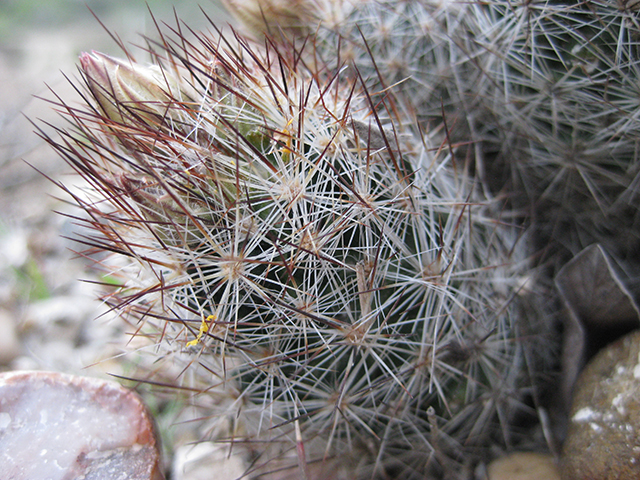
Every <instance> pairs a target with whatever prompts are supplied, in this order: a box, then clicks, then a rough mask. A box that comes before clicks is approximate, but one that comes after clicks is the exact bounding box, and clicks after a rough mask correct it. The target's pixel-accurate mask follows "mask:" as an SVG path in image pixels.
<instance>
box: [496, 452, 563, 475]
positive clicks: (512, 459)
mask: <svg viewBox="0 0 640 480" xmlns="http://www.w3.org/2000/svg"><path fill="white" fill-rule="evenodd" d="M487 479H488V480H560V472H559V471H558V467H557V466H556V463H555V461H554V459H553V456H552V455H549V454H543V453H534V452H516V453H512V454H511V455H507V456H506V457H502V458H499V459H497V460H494V461H493V462H491V463H490V464H489V467H488V468H487Z"/></svg>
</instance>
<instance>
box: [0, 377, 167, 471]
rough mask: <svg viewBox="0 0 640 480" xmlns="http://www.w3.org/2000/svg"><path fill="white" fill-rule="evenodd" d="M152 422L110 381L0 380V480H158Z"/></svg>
mask: <svg viewBox="0 0 640 480" xmlns="http://www.w3.org/2000/svg"><path fill="white" fill-rule="evenodd" d="M156 438H157V437H156V434H155V430H154V426H153V420H152V418H151V416H150V415H149V413H148V412H147V410H146V408H145V406H144V405H143V403H142V401H141V400H140V398H139V397H138V395H136V394H135V393H133V392H131V391H129V390H127V389H125V388H124V387H122V386H120V385H118V384H117V383H115V382H109V381H105V380H99V379H95V378H88V377H77V376H73V375H65V374H60V373H52V372H6V373H0V479H2V480H8V479H11V480H76V479H83V480H162V479H163V478H164V477H163V474H162V469H161V458H160V450H159V444H158V441H157V439H156Z"/></svg>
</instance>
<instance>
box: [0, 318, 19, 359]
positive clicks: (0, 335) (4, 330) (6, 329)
mask: <svg viewBox="0 0 640 480" xmlns="http://www.w3.org/2000/svg"><path fill="white" fill-rule="evenodd" d="M20 350H21V347H20V339H19V338H18V334H17V329H16V323H15V321H14V320H13V316H12V315H11V314H10V313H9V312H8V311H7V310H5V309H1V308H0V365H8V364H10V363H11V362H12V361H13V360H14V359H15V358H16V357H17V356H18V355H20Z"/></svg>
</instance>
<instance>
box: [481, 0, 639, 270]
mask: <svg viewBox="0 0 640 480" xmlns="http://www.w3.org/2000/svg"><path fill="white" fill-rule="evenodd" d="M483 13H484V14H485V15H486V20H484V22H485V23H493V24H494V28H493V29H491V30H488V29H487V30H485V35H484V36H478V37H477V39H478V42H479V43H482V44H483V45H485V46H486V48H488V49H489V48H490V49H492V51H494V52H496V55H495V60H494V62H493V64H492V65H491V66H487V67H485V68H484V71H485V72H486V73H487V75H488V76H490V77H491V78H492V79H493V81H492V82H491V83H492V84H494V85H496V88H495V89H494V90H493V93H492V94H491V95H490V96H486V97H485V99H486V100H487V103H486V106H487V108H489V109H492V110H493V111H494V117H495V118H499V119H501V125H500V130H501V131H502V153H503V157H502V158H503V161H502V162H499V163H498V165H500V166H499V168H501V169H505V170H508V171H509V172H510V173H511V176H512V178H511V182H510V183H511V189H512V190H513V191H514V192H516V195H519V196H520V198H519V200H518V203H519V205H521V206H527V205H529V206H528V208H529V209H530V211H532V215H533V221H534V223H535V226H536V230H537V232H538V238H539V240H538V241H539V243H540V244H541V245H542V246H544V248H545V249H546V250H547V253H546V257H547V258H548V259H549V262H550V263H551V264H552V265H554V266H555V267H554V269H557V268H559V267H560V266H561V265H562V264H563V263H564V262H566V260H567V259H569V258H571V256H572V255H575V254H577V253H578V252H580V251H581V250H582V249H583V248H585V247H586V246H588V245H590V244H591V243H594V242H599V243H601V244H603V245H605V246H606V248H607V249H608V250H609V251H610V252H611V253H612V254H613V255H615V256H617V257H618V258H619V259H621V260H632V259H633V258H634V257H636V256H637V255H636V252H637V251H638V246H639V244H638V237H639V236H640V235H639V234H638V229H637V226H636V224H637V220H636V219H637V217H638V209H637V207H636V206H635V202H634V201H633V200H632V199H633V198H634V196H635V193H634V191H635V190H636V188H637V187H636V184H637V182H636V181H635V178H636V177H637V174H638V159H637V137H638V121H637V119H636V116H637V115H636V110H637V104H638V102H637V93H636V92H637V82H638V59H637V49H638V35H637V31H638V30H637V29H638V24H637V19H636V16H635V13H634V12H633V11H631V10H630V9H629V8H627V7H626V6H625V4H623V3H621V4H620V5H618V4H615V3H614V2H590V3H589V4H585V5H583V4H579V3H572V2H566V3H563V2H560V3H552V4H537V3H535V2H529V3H527V2H523V3H521V4H509V5H507V4H506V3H504V2H490V3H488V4H487V8H486V9H485V10H484V11H483ZM496 130H498V129H496ZM517 192H524V195H522V194H518V193H517ZM634 261H635V262H637V259H635V260H634Z"/></svg>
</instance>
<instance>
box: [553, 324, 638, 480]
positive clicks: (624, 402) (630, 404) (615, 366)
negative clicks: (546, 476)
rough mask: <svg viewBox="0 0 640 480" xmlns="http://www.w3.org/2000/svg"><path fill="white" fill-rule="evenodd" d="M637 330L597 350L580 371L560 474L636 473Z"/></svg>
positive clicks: (632, 477)
mask: <svg viewBox="0 0 640 480" xmlns="http://www.w3.org/2000/svg"><path fill="white" fill-rule="evenodd" d="M639 399H640V331H635V332H632V333H630V334H628V335H626V336H624V337H622V338H621V339H619V340H617V341H616V342H614V343H612V344H610V345H608V346H607V347H605V348H604V349H603V350H601V351H600V352H599V353H598V354H597V355H596V356H595V357H594V358H593V359H592V360H591V361H590V362H589V364H588V365H587V366H586V367H585V369H584V370H583V371H582V373H581V374H580V377H579V378H578V381H577V383H576V387H575V390H574V397H573V405H572V407H571V414H570V417H569V420H570V423H569V431H568V433H567V439H566V441H565V444H564V446H563V458H562V462H561V472H562V479H563V480H604V479H616V480H637V479H638V478H640V435H639V433H638V432H640V401H639Z"/></svg>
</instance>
